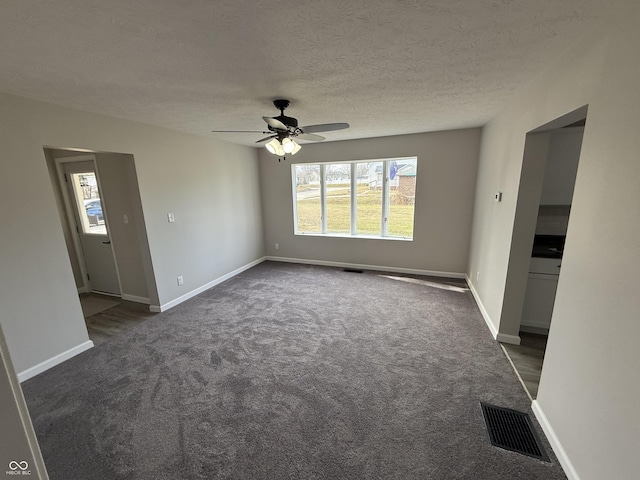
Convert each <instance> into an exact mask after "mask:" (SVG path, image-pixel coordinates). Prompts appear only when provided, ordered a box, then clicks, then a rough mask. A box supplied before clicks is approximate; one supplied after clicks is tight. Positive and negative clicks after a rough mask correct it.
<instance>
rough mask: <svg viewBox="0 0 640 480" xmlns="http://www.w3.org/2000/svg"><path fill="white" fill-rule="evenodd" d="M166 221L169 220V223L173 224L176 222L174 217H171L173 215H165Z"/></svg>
mask: <svg viewBox="0 0 640 480" xmlns="http://www.w3.org/2000/svg"><path fill="white" fill-rule="evenodd" d="M167 220H169V223H173V222H175V221H176V217H175V216H174V215H173V213H167Z"/></svg>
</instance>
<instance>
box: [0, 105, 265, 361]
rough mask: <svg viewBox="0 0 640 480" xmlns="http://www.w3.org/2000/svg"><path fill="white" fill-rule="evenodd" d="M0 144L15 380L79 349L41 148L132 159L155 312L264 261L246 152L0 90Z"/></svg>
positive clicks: (252, 158)
mask: <svg viewBox="0 0 640 480" xmlns="http://www.w3.org/2000/svg"><path fill="white" fill-rule="evenodd" d="M0 145H2V155H3V156H2V161H1V166H2V172H1V175H0V209H1V212H2V219H3V228H2V235H0V305H2V309H1V310H0V322H2V326H3V328H4V331H5V335H6V338H7V343H8V345H9V350H10V353H11V355H12V358H13V361H14V365H15V367H16V370H17V371H18V372H22V371H24V370H26V369H29V368H31V367H33V366H35V365H37V364H39V363H40V362H44V361H46V360H48V359H50V358H52V357H54V356H56V355H59V354H61V353H62V352H65V351H67V350H70V349H74V348H76V347H77V346H78V345H82V344H85V342H87V341H88V337H87V332H86V328H85V326H84V320H83V318H82V313H81V310H80V304H79V301H78V296H77V292H76V285H75V281H74V278H73V274H72V271H71V267H70V263H69V258H68V255H67V251H66V247H65V243H64V238H63V235H62V228H61V225H60V220H59V218H58V212H57V209H56V204H55V199H54V195H53V190H52V186H51V182H50V179H49V174H48V172H47V167H46V162H45V157H44V152H43V146H46V147H57V148H85V149H89V150H93V151H99V152H123V153H127V154H131V155H133V158H134V160H135V168H136V172H137V175H138V181H139V189H140V197H141V200H142V207H143V212H144V222H145V225H146V228H147V235H148V239H149V245H150V252H151V260H152V264H153V273H154V275H155V279H156V282H157V298H158V302H159V304H166V303H169V302H171V301H173V300H175V299H176V298H179V297H180V296H182V295H184V294H186V293H188V292H189V291H190V290H193V289H196V288H198V287H200V286H202V285H205V284H207V283H209V282H211V281H213V280H215V279H217V278H219V277H221V276H223V275H225V274H227V273H229V272H231V271H233V270H235V269H237V268H239V267H242V266H244V265H246V264H248V263H250V262H252V261H255V260H256V259H259V258H261V257H262V254H263V251H262V248H263V242H262V223H261V211H260V203H259V198H260V191H259V190H260V189H259V176H258V167H257V153H256V151H255V149H252V148H249V147H243V146H238V145H232V144H229V143H226V142H221V141H216V140H212V139H208V138H204V137H197V136H193V135H188V134H183V133H179V132H173V131H169V130H166V129H161V128H156V127H152V126H148V125H143V124H139V123H135V122H129V121H124V120H119V119H115V118H111V117H106V116H102V115H96V114H91V113H87V112H81V111H77V110H72V109H68V108H62V107H57V106H54V105H50V104H45V103H42V102H37V101H32V100H27V99H23V98H20V97H15V96H11V95H4V94H3V95H0ZM168 212H173V213H174V214H175V217H176V222H175V223H168V222H167V213H168ZM178 275H183V276H184V280H185V284H184V285H183V286H182V287H178V285H177V283H176V277H177V276H178ZM150 294H151V293H150Z"/></svg>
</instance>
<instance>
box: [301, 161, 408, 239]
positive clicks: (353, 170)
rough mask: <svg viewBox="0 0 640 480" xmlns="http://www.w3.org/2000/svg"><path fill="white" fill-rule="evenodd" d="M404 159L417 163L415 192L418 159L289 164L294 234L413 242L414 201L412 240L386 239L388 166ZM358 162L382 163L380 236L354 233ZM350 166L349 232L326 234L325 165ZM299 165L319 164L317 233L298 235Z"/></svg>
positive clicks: (388, 196) (387, 223)
mask: <svg viewBox="0 0 640 480" xmlns="http://www.w3.org/2000/svg"><path fill="white" fill-rule="evenodd" d="M403 160H415V162H416V174H415V176H416V192H417V176H418V173H417V172H418V157H417V156H406V157H392V158H376V159H366V160H342V161H331V162H300V163H293V164H291V187H292V190H291V193H292V200H293V201H292V203H293V233H294V235H300V236H318V237H341V238H367V239H379V240H400V241H407V242H412V241H413V237H414V235H413V234H414V233H415V232H414V231H415V200H414V210H413V225H412V229H411V233H412V235H411V237H399V236H389V233H388V232H389V228H388V226H389V208H390V201H389V198H390V194H389V193H390V192H389V189H390V179H389V176H390V166H391V162H394V161H395V162H400V161H403ZM359 163H382V172H383V175H382V205H381V209H380V210H381V217H382V218H381V223H380V225H381V228H380V235H371V234H359V233H357V221H358V178H357V165H358V164H359ZM338 164H339V165H344V164H349V165H350V167H351V168H350V179H349V180H350V193H351V196H350V209H351V217H350V221H351V233H330V232H327V192H326V188H327V183H326V170H327V165H338ZM300 165H318V166H319V167H320V216H321V218H320V225H321V227H320V232H300V231H299V229H298V199H297V196H298V192H297V187H298V184H297V177H296V167H297V166H300Z"/></svg>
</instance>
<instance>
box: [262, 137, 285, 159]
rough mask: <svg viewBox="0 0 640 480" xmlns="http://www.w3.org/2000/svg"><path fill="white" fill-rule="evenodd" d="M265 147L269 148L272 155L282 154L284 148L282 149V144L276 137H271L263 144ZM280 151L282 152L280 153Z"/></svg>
mask: <svg viewBox="0 0 640 480" xmlns="http://www.w3.org/2000/svg"><path fill="white" fill-rule="evenodd" d="M265 148H266V149H267V150H269V153H272V154H274V155H284V150H283V149H282V145H280V142H279V141H278V139H277V138H274V139H272V140H271V141H270V142H268V143H267V144H265ZM280 151H282V153H280Z"/></svg>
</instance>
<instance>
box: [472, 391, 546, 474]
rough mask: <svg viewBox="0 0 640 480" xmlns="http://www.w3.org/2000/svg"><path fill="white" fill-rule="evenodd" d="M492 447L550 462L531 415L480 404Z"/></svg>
mask: <svg viewBox="0 0 640 480" xmlns="http://www.w3.org/2000/svg"><path fill="white" fill-rule="evenodd" d="M480 405H481V406H482V414H483V416H484V421H485V423H486V425H487V432H488V434H489V440H491V445H494V446H496V447H500V448H504V449H505V450H510V451H512V452H516V453H521V454H523V455H527V456H529V457H533V458H538V459H540V460H544V461H545V462H548V461H549V457H548V456H547V452H545V451H544V448H543V447H542V443H541V442H540V439H539V438H538V435H536V431H535V430H534V429H533V424H532V423H531V419H530V418H529V415H527V414H526V413H523V412H518V411H517V410H511V409H509V408H503V407H496V406H494V405H489V404H488V403H484V402H480Z"/></svg>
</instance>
